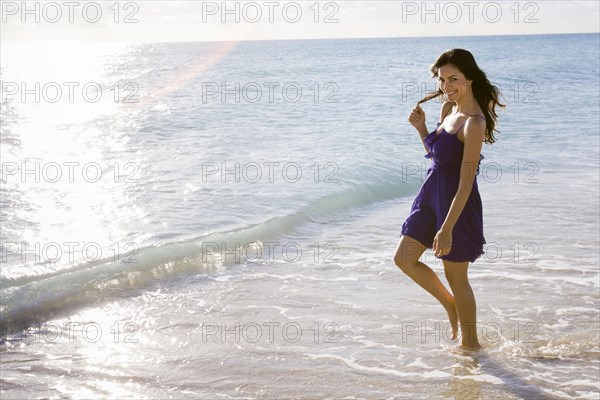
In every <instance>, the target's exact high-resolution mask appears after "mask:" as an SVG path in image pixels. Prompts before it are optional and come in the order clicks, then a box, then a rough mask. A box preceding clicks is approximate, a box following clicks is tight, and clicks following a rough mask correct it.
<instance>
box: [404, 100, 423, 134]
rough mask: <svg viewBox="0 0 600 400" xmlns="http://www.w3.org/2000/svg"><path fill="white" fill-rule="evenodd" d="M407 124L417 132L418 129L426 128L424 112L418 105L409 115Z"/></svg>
mask: <svg viewBox="0 0 600 400" xmlns="http://www.w3.org/2000/svg"><path fill="white" fill-rule="evenodd" d="M408 122H410V124H411V125H412V126H414V127H415V128H416V129H417V130H419V128H426V126H425V111H423V109H422V108H421V106H420V105H418V104H417V105H416V106H415V107H414V108H413V109H412V112H411V113H410V116H409V117H408Z"/></svg>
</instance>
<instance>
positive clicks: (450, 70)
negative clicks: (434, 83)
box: [438, 64, 473, 102]
mask: <svg viewBox="0 0 600 400" xmlns="http://www.w3.org/2000/svg"><path fill="white" fill-rule="evenodd" d="M471 82H473V81H470V80H468V79H466V78H465V76H464V75H463V73H462V72H460V71H459V70H458V68H456V67H455V66H454V65H452V64H446V65H442V66H441V67H440V68H439V69H438V83H439V85H440V89H442V91H443V92H444V94H446V96H447V98H448V100H449V101H455V102H456V101H458V100H459V99H460V98H461V97H463V96H468V95H469V93H470V85H471Z"/></svg>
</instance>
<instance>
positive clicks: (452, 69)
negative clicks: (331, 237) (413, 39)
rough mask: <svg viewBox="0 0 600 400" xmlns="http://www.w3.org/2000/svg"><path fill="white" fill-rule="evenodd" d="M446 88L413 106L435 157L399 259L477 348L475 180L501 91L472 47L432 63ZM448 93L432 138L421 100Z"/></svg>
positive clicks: (479, 234) (479, 225)
mask: <svg viewBox="0 0 600 400" xmlns="http://www.w3.org/2000/svg"><path fill="white" fill-rule="evenodd" d="M431 73H432V76H433V77H437V78H438V81H439V84H440V87H439V89H438V90H437V91H435V92H431V93H429V94H428V95H427V96H425V97H424V98H423V99H421V100H420V101H419V102H418V103H417V105H416V106H415V108H413V110H412V112H411V114H410V116H409V118H408V121H409V122H410V124H411V125H412V126H413V127H415V129H417V131H418V132H419V135H420V136H421V141H422V143H423V147H424V148H425V152H426V155H425V157H426V158H432V159H433V165H432V166H431V168H430V169H429V170H428V171H427V177H426V179H425V181H424V182H423V185H422V187H421V189H420V191H419V193H418V195H417V197H416V199H415V200H414V202H413V204H412V208H411V212H410V215H409V216H408V217H407V219H406V221H405V222H404V224H403V225H402V231H401V238H400V241H399V243H398V247H397V248H396V254H395V255H394V262H395V263H396V265H397V266H398V267H399V268H400V269H401V270H402V271H404V272H405V273H406V274H407V275H408V276H409V277H411V278H412V279H413V280H414V281H415V282H417V283H418V284H419V285H421V286H422V287H423V288H424V289H425V290H427V291H428V292H429V293H431V294H432V295H433V296H434V297H435V298H436V299H437V300H438V301H439V302H440V303H441V304H442V305H443V306H444V308H445V309H446V312H447V313H448V318H449V319H450V325H451V327H452V339H456V337H457V335H458V321H460V328H461V334H462V346H463V348H465V349H471V350H477V349H479V348H480V347H481V346H480V344H479V341H478V339H477V325H476V323H477V319H476V311H475V308H476V306H475V297H474V295H473V291H472V290H471V286H470V285H469V280H468V278H467V268H468V266H469V262H474V261H475V260H476V259H477V258H479V257H480V256H481V254H483V253H484V252H483V245H484V244H485V243H486V241H485V238H484V236H483V217H482V205H481V198H480V196H479V190H478V187H477V180H476V175H477V174H478V173H479V163H480V162H481V159H483V156H482V155H480V153H481V148H482V145H483V143H484V142H485V143H488V144H492V143H494V142H495V138H494V135H493V131H494V130H495V126H496V118H497V117H498V116H497V115H496V112H495V110H494V108H495V106H496V105H499V106H501V107H503V108H504V107H505V105H504V104H500V103H499V101H498V95H499V90H498V88H497V87H496V86H493V85H492V84H491V83H490V82H489V81H488V79H487V77H486V74H485V73H484V72H483V71H482V70H481V69H479V67H478V66H477V63H476V62H475V59H474V58H473V55H472V54H471V53H470V52H468V51H467V50H463V49H453V50H449V51H446V52H444V53H443V54H442V55H441V56H440V57H439V58H438V59H437V60H436V62H435V63H434V64H433V65H432V66H431ZM441 95H446V96H447V101H446V102H444V103H443V104H442V108H441V111H440V122H438V124H437V128H436V129H434V130H433V131H432V132H430V133H428V131H427V127H426V125H425V113H424V112H423V110H422V109H421V107H420V106H419V104H420V103H423V102H425V101H428V100H431V99H433V98H435V97H438V96H441ZM426 248H433V251H434V254H435V256H436V257H438V258H441V259H442V260H443V264H444V272H445V274H446V278H447V280H448V283H449V284H450V289H451V290H452V294H451V293H450V292H449V291H448V290H447V289H446V287H445V286H444V285H443V284H442V282H441V281H440V279H439V278H438V276H437V275H436V274H435V273H434V272H433V271H432V270H431V269H430V268H429V267H428V266H427V265H425V264H424V263H422V262H420V261H419V258H420V257H421V255H422V254H423V252H424V251H425V249H426Z"/></svg>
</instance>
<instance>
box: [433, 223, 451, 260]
mask: <svg viewBox="0 0 600 400" xmlns="http://www.w3.org/2000/svg"><path fill="white" fill-rule="evenodd" d="M451 249H452V232H448V231H447V230H444V229H443V228H442V229H440V230H439V231H438V232H437V233H436V235H435V237H434V238H433V252H434V254H435V256H436V257H438V258H439V257H442V256H445V255H446V254H448V253H450V250H451Z"/></svg>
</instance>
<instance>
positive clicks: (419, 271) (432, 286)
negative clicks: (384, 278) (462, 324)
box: [394, 235, 458, 339]
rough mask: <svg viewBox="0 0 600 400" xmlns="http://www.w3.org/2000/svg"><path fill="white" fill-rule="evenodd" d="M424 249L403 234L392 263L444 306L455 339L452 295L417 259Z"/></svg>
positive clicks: (456, 319)
mask: <svg viewBox="0 0 600 400" xmlns="http://www.w3.org/2000/svg"><path fill="white" fill-rule="evenodd" d="M425 250H426V247H425V246H424V245H423V244H422V243H421V242H419V241H418V240H415V239H413V238H411V237H410V236H404V235H403V236H402V237H401V238H400V241H399V242H398V247H396V254H395V255H394V263H396V265H397V266H398V268H400V269H401V270H402V271H403V272H404V273H405V274H406V275H408V276H409V277H410V278H411V279H412V280H414V281H415V282H417V283H418V284H419V285H420V286H421V287H422V288H423V289H425V290H427V291H428V292H429V293H431V294H432V295H433V297H435V298H436V299H437V300H438V301H439V302H440V303H441V304H442V306H444V308H445V309H446V312H447V313H448V319H449V320H450V326H451V327H452V339H456V336H457V335H458V315H457V312H456V307H455V303H454V297H452V294H450V292H449V291H448V289H446V287H445V286H444V284H443V283H442V282H441V281H440V278H438V276H437V275H436V273H435V272H433V271H432V270H431V268H429V267H428V266H427V265H425V264H423V263H422V262H420V261H419V258H420V257H421V254H423V252H424V251H425Z"/></svg>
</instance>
